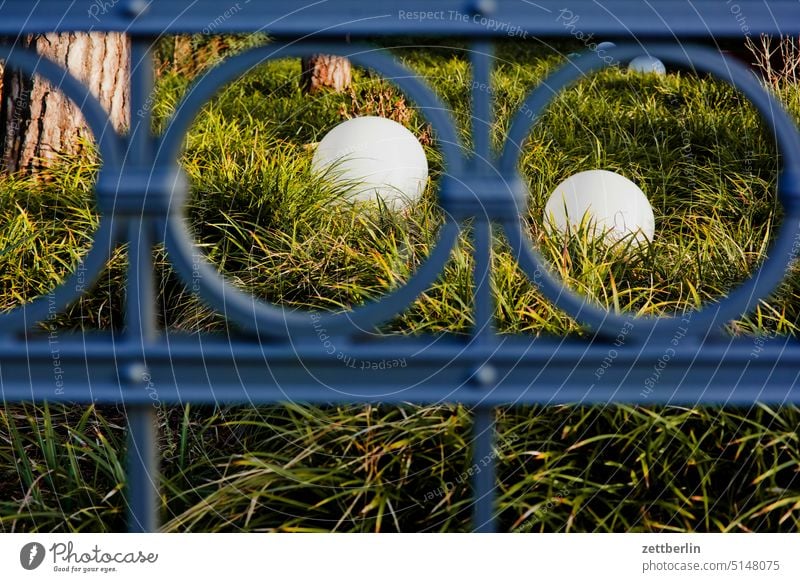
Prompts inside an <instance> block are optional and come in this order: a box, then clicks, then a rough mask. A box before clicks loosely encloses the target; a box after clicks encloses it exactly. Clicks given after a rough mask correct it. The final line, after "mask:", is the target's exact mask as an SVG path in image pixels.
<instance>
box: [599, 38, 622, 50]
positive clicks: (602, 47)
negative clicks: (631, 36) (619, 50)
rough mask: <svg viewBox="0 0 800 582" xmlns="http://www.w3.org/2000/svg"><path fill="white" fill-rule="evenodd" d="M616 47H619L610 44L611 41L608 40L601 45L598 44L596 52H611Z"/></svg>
mask: <svg viewBox="0 0 800 582" xmlns="http://www.w3.org/2000/svg"><path fill="white" fill-rule="evenodd" d="M615 46H617V45H615V44H614V43H613V42H610V41H607V40H606V41H603V42H601V43H600V44H598V45H597V46H596V47H595V49H594V50H596V51H607V50H611V49H612V48H614V47H615Z"/></svg>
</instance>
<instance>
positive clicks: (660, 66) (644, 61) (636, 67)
mask: <svg viewBox="0 0 800 582" xmlns="http://www.w3.org/2000/svg"><path fill="white" fill-rule="evenodd" d="M628 70H629V71H633V72H634V73H654V74H656V75H666V74H667V67H665V66H664V63H662V62H661V61H659V60H658V59H657V58H655V57H651V56H649V55H642V56H640V57H636V58H635V59H633V60H632V61H631V62H630V63H629V64H628Z"/></svg>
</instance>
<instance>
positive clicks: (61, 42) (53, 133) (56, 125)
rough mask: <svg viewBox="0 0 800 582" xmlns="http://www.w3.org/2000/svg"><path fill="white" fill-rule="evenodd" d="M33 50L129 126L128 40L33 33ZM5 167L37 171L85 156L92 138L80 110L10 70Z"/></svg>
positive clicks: (0, 91)
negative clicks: (61, 160) (67, 157)
mask: <svg viewBox="0 0 800 582" xmlns="http://www.w3.org/2000/svg"><path fill="white" fill-rule="evenodd" d="M22 44H23V46H27V47H32V48H34V49H35V50H36V51H37V52H38V53H39V54H41V55H44V56H46V57H48V58H49V59H51V60H52V61H55V62H56V63H58V64H60V65H61V66H63V67H66V68H67V69H68V70H69V71H70V73H72V74H73V75H74V76H75V77H77V78H78V79H79V80H80V81H82V82H83V83H84V84H86V85H87V86H88V87H89V88H90V90H91V91H92V93H93V94H94V96H95V97H97V98H98V99H99V101H100V103H101V104H102V105H103V107H104V108H105V109H106V111H107V112H108V114H109V118H110V119H111V122H112V124H113V126H114V128H115V129H116V130H117V131H119V130H121V129H122V128H123V127H125V126H127V123H128V109H129V104H128V94H127V77H128V63H129V60H130V58H129V52H128V42H127V40H126V38H125V37H124V35H122V34H119V33H106V34H101V33H61V34H56V33H48V34H41V35H32V36H29V37H28V38H26V39H25V40H24V42H23V43H22ZM0 98H1V99H2V102H0V146H2V151H3V160H2V169H4V170H6V171H8V172H16V171H20V170H22V171H33V170H35V169H36V168H39V167H44V166H48V165H50V164H52V163H53V161H54V160H55V159H57V158H58V157H60V156H62V155H70V154H80V153H81V152H82V149H83V144H84V143H85V141H84V140H85V139H91V132H89V130H88V129H87V127H86V125H85V123H84V120H83V116H82V115H81V113H80V108H79V107H78V106H77V105H75V104H74V103H72V102H71V101H70V100H69V99H67V98H66V97H65V96H64V95H63V94H62V93H61V92H59V91H57V90H55V91H54V90H53V87H52V86H51V85H50V83H49V82H47V81H45V80H44V79H43V78H41V77H38V76H37V77H33V78H31V77H30V76H28V75H25V74H23V73H20V72H19V71H14V70H10V69H6V70H5V71H3V74H2V87H1V88H0Z"/></svg>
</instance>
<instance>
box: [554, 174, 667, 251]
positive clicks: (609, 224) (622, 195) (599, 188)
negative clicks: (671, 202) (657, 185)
mask: <svg viewBox="0 0 800 582" xmlns="http://www.w3.org/2000/svg"><path fill="white" fill-rule="evenodd" d="M587 215H588V216H587ZM584 217H586V218H587V219H588V221H589V225H590V227H591V228H593V229H595V231H596V232H597V233H598V234H604V235H605V237H606V239H607V240H609V241H611V242H613V241H616V240H620V239H622V238H624V237H632V239H633V243H634V244H637V245H638V244H640V243H643V242H644V241H645V240H647V241H652V240H653V235H654V234H655V217H654V216H653V209H652V207H651V206H650V202H648V200H647V197H646V196H645V195H644V192H642V191H641V189H639V187H638V186H637V185H636V184H634V183H633V182H631V181H630V180H628V179H627V178H626V177H625V176H621V175H619V174H616V173H614V172H609V171H608V170H588V171H586V172H579V173H577V174H575V175H573V176H570V177H569V178H567V179H566V180H564V181H563V182H561V183H560V184H559V185H558V186H556V189H555V190H554V191H553V193H552V194H551V195H550V199H549V200H548V201H547V204H546V205H545V209H544V219H545V224H546V225H552V226H554V227H555V228H556V229H557V230H559V231H560V232H562V233H564V234H566V233H567V232H569V231H570V230H573V231H574V230H575V229H577V228H578V227H579V226H580V224H581V223H582V221H583V220H584Z"/></svg>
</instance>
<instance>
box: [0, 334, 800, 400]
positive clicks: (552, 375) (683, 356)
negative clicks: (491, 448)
mask: <svg viewBox="0 0 800 582" xmlns="http://www.w3.org/2000/svg"><path fill="white" fill-rule="evenodd" d="M678 344H679V345H673V344H672V342H669V341H668V342H666V343H662V342H658V343H656V342H649V343H648V344H646V345H625V346H620V347H616V346H614V345H613V344H608V343H598V342H595V343H590V344H586V343H581V342H580V341H579V340H564V341H559V340H558V339H555V338H540V339H533V340H528V339H519V338H515V337H511V336H508V337H503V336H499V338H498V341H497V343H496V345H489V346H485V347H483V346H481V345H472V346H469V344H468V342H465V341H458V340H456V339H453V338H450V337H439V338H425V337H403V338H387V339H385V340H382V341H376V340H373V341H371V342H370V343H369V344H355V343H345V342H344V341H343V340H342V341H340V340H336V341H335V342H317V341H313V340H312V341H309V342H308V343H300V344H295V345H294V346H291V347H290V346H278V345H274V346H273V345H268V344H262V345H259V344H256V343H253V342H250V341H246V340H242V341H235V342H228V341H225V340H224V339H221V338H214V337H209V336H203V337H195V336H166V337H164V338H162V339H161V340H159V341H156V342H153V343H151V344H148V345H146V346H144V347H142V346H133V347H129V346H126V344H122V343H118V344H113V343H111V341H110V339H109V337H108V336H106V337H105V338H104V337H102V334H100V335H99V336H95V337H93V336H91V335H87V336H86V338H85V339H82V338H80V337H74V338H69V337H67V336H64V335H61V336H59V337H58V342H57V343H56V344H55V347H54V345H53V344H52V343H48V341H47V340H44V341H42V340H33V339H31V340H30V341H29V343H28V344H27V349H25V348H23V349H20V347H19V346H14V345H13V344H12V343H3V344H0V397H2V398H3V400H5V401H7V402H14V401H37V402H41V401H43V400H48V401H67V402H96V403H115V402H125V403H126V404H129V405H133V404H140V403H146V402H154V403H183V402H193V403H206V404H219V403H228V404H234V403H243V404H268V403H280V402H287V401H298V402H309V403H342V402H352V403H362V402H364V403H366V402H386V403H399V402H415V403H420V404H426V403H438V402H451V403H455V402H461V403H464V404H467V405H477V404H482V405H483V406H494V405H509V404H562V403H584V404H589V403H611V402H620V403H638V404H665V403H671V404H681V405H695V404H714V405H726V404H728V405H742V404H748V405H749V404H752V403H753V402H764V403H773V404H783V403H795V404H798V403H800V388H798V386H797V380H798V377H800V343H798V342H797V341H796V340H789V339H787V338H780V339H777V340H775V339H774V340H769V341H766V340H764V341H762V340H754V339H753V338H748V337H739V338H732V339H730V340H726V339H715V340H714V341H706V342H705V343H704V344H701V343H699V342H697V341H695V340H692V339H690V338H688V337H687V338H683V340H682V341H680V342H678ZM54 350H55V351H54ZM331 350H333V353H329V352H330V351H331ZM387 354H391V359H387ZM142 357H144V358H145V359H146V362H147V371H148V373H147V375H146V378H145V380H144V386H143V385H142V381H140V380H139V379H138V377H137V382H138V384H137V383H134V384H132V383H131V379H129V378H126V377H124V376H125V374H126V373H127V371H128V370H138V369H141V358H142Z"/></svg>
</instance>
